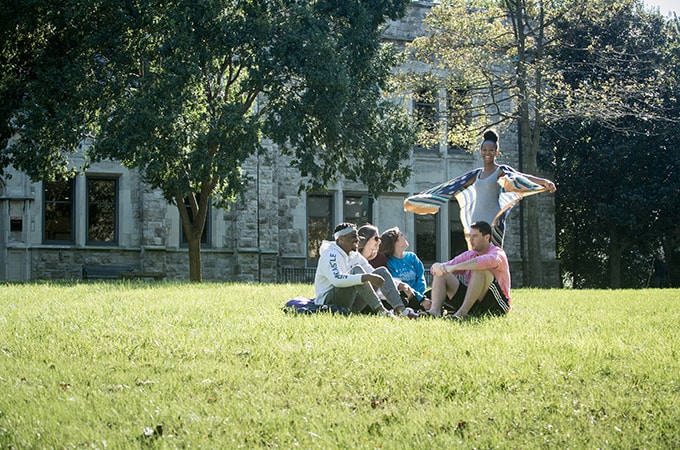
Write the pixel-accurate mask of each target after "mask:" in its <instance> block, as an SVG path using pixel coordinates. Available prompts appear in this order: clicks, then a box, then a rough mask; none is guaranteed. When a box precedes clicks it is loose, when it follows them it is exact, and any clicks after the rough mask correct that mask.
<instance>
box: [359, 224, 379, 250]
mask: <svg viewBox="0 0 680 450" xmlns="http://www.w3.org/2000/svg"><path fill="white" fill-rule="evenodd" d="M357 235H358V236H359V247H358V250H359V253H361V250H363V249H364V247H365V246H366V242H368V241H369V240H370V239H372V238H373V236H378V227H376V226H375V225H371V224H370V223H367V224H365V225H362V226H361V227H359V230H357Z"/></svg>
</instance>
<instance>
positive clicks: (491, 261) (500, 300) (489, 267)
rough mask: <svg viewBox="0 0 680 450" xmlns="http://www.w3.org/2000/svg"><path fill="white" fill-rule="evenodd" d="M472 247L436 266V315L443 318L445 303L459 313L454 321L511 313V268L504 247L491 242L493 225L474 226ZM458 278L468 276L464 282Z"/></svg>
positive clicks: (432, 269)
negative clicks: (466, 317)
mask: <svg viewBox="0 0 680 450" xmlns="http://www.w3.org/2000/svg"><path fill="white" fill-rule="evenodd" d="M470 244H471V246H472V248H471V249H470V250H467V251H465V252H463V253H461V254H460V255H458V256H456V257H455V258H453V259H452V260H451V261H448V262H445V263H435V264H432V267H431V268H430V272H431V273H432V275H434V279H433V280H432V308H430V310H429V313H430V314H431V315H432V316H441V315H442V306H443V305H444V302H447V303H448V304H450V305H451V306H452V307H453V308H454V309H455V310H456V311H455V313H454V314H453V315H452V316H449V317H451V318H454V319H462V318H463V317H465V316H466V315H468V314H470V315H473V316H479V315H484V314H492V315H502V314H507V312H508V311H509V310H510V268H509V266H508V257H507V256H506V254H505V251H503V249H502V248H500V247H497V246H495V245H494V244H492V243H491V225H489V224H488V223H487V222H481V221H480V222H474V223H473V224H472V225H470ZM455 275H464V276H465V283H461V282H460V281H459V280H458V278H457V277H456V276H455Z"/></svg>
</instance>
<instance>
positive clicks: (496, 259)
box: [444, 244, 510, 304]
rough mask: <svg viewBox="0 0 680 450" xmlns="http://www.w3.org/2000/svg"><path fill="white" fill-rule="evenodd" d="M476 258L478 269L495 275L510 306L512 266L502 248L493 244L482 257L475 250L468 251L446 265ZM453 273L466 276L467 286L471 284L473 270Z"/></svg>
mask: <svg viewBox="0 0 680 450" xmlns="http://www.w3.org/2000/svg"><path fill="white" fill-rule="evenodd" d="M474 258H477V267H478V268H479V269H487V270H489V271H490V272H491V273H492V274H493V276H494V278H496V281H498V285H499V286H500V287H501V289H502V290H503V294H505V298H507V299H508V304H510V266H509V265H508V257H507V255H506V254H505V251H503V249H502V248H499V247H496V246H495V245H493V244H491V245H490V246H489V249H488V250H487V251H486V253H484V254H482V255H480V254H478V253H477V252H476V251H474V250H468V251H466V252H463V253H461V254H460V255H458V256H456V257H455V258H453V259H452V260H451V261H448V262H445V263H444V265H445V266H452V265H454V264H458V263H461V262H465V261H469V260H471V259H474ZM453 273H455V274H457V275H465V284H466V285H468V284H470V275H471V274H472V271H471V270H455V271H453Z"/></svg>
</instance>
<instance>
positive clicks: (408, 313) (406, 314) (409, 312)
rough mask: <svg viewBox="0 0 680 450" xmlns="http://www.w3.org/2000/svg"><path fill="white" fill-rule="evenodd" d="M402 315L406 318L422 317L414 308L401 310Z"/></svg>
mask: <svg viewBox="0 0 680 450" xmlns="http://www.w3.org/2000/svg"><path fill="white" fill-rule="evenodd" d="M401 317H404V318H406V319H417V318H418V317H420V314H418V313H417V312H415V311H414V310H413V308H404V310H403V311H402V312H401Z"/></svg>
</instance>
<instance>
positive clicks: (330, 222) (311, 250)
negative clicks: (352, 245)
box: [305, 193, 335, 267]
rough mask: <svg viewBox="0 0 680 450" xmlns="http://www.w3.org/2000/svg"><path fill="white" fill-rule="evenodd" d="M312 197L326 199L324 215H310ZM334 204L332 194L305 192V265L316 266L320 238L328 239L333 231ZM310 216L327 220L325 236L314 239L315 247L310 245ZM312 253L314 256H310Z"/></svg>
mask: <svg viewBox="0 0 680 450" xmlns="http://www.w3.org/2000/svg"><path fill="white" fill-rule="evenodd" d="M313 199H326V200H327V201H328V209H327V211H328V214H326V215H310V211H311V210H312V209H313V208H311V207H310V200H313ZM334 204H335V196H334V195H333V194H322V193H310V194H307V198H306V205H305V207H306V213H305V216H306V217H305V232H306V234H307V239H306V247H307V248H306V249H305V259H306V260H307V265H308V266H311V267H316V265H317V264H318V262H319V256H321V255H320V254H319V246H320V245H321V240H323V239H330V238H331V234H332V233H333V227H334V226H335V225H334V214H333V207H334ZM310 218H325V219H327V221H328V227H327V231H326V233H325V236H323V237H322V238H321V237H319V239H318V242H317V241H315V242H314V244H315V247H312V244H313V242H312V232H310ZM312 253H316V257H313V256H312Z"/></svg>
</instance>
